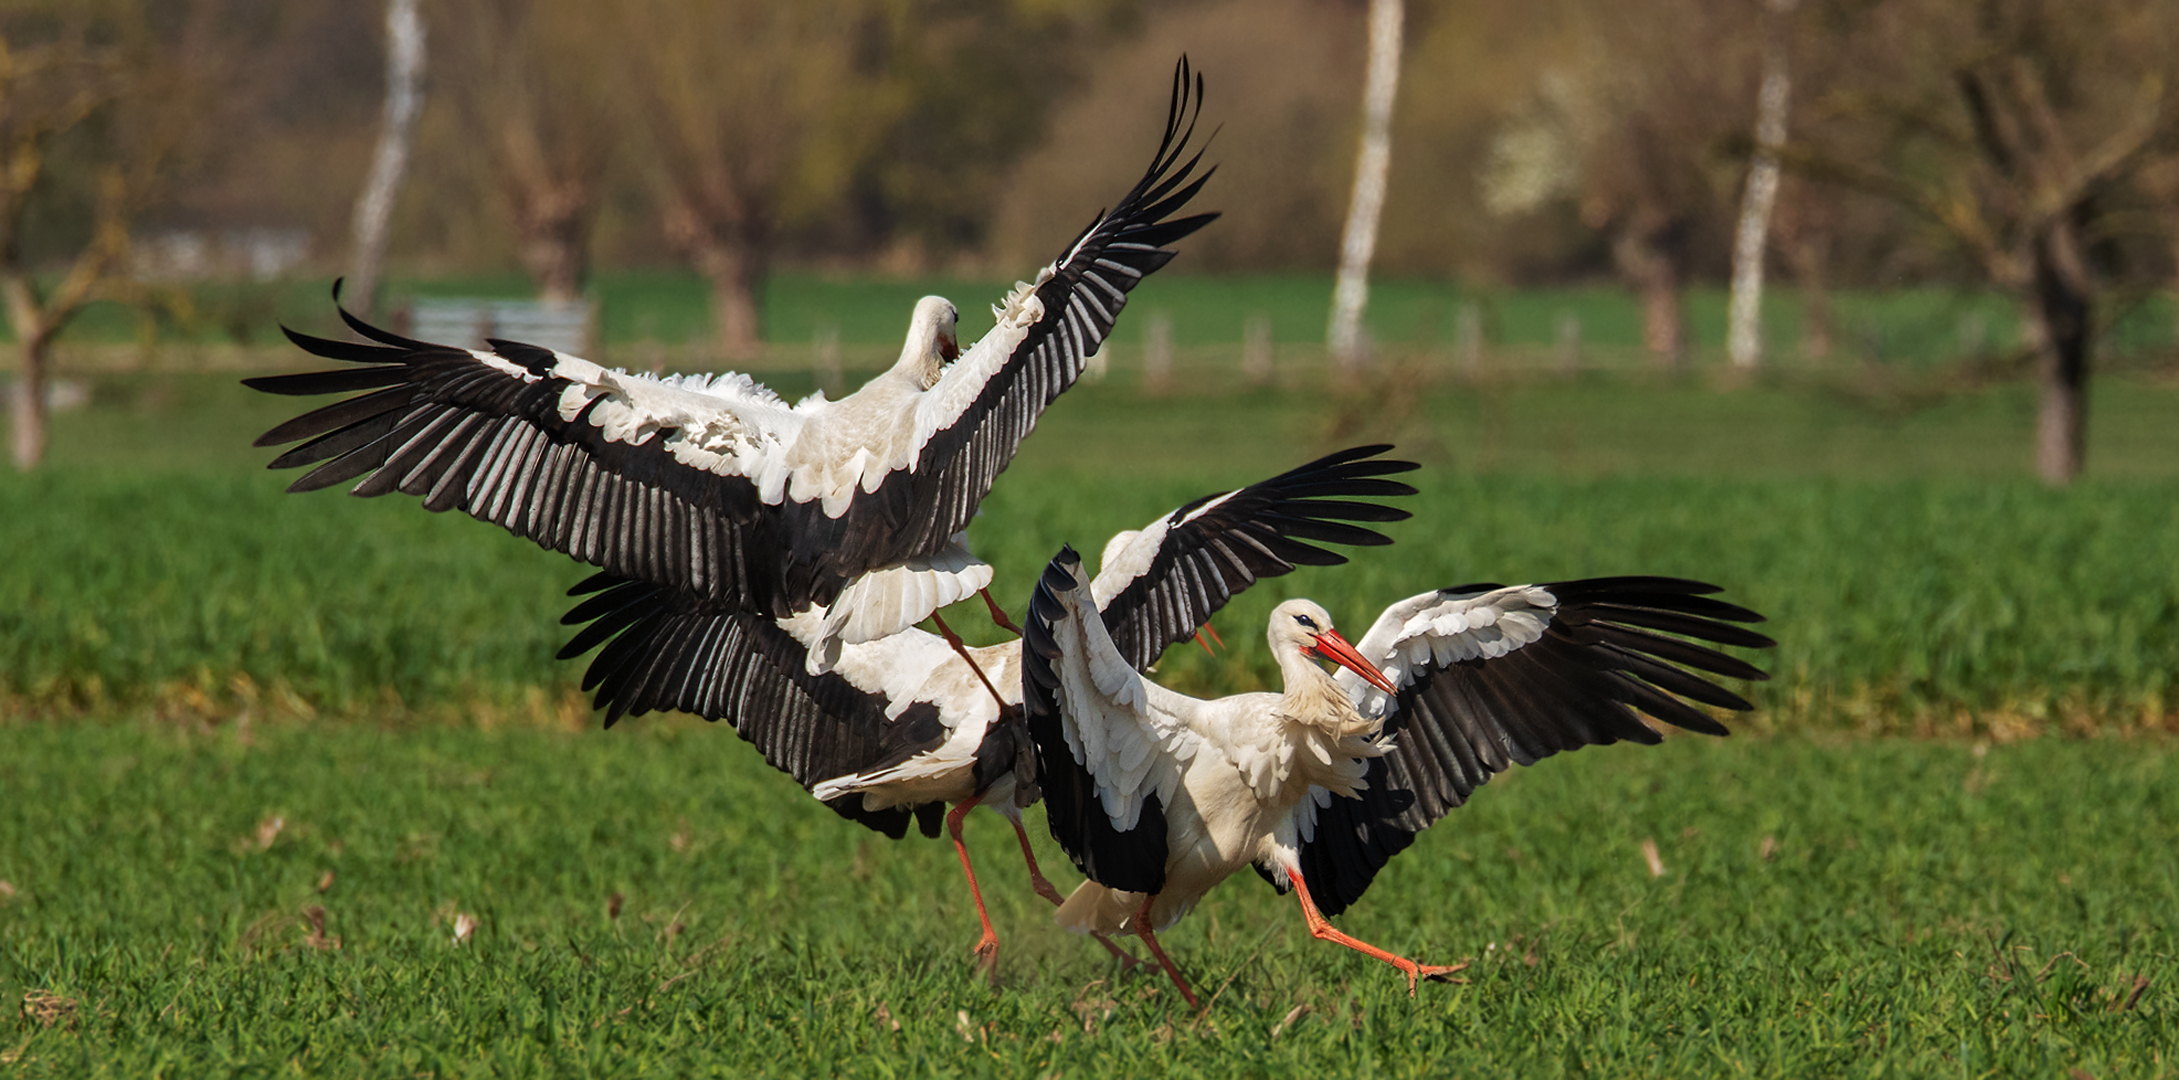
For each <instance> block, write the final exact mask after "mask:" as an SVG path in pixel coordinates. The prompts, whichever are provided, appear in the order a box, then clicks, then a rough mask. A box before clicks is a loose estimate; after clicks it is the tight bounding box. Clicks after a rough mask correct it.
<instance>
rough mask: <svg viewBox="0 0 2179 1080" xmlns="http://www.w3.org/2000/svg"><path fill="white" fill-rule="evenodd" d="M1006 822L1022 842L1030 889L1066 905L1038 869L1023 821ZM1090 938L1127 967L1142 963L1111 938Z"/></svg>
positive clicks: (1010, 818) (1092, 933) (1095, 934)
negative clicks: (1027, 866)
mask: <svg viewBox="0 0 2179 1080" xmlns="http://www.w3.org/2000/svg"><path fill="white" fill-rule="evenodd" d="M1006 820H1007V821H1008V822H1010V823H1012V824H1013V826H1014V839H1016V840H1019V841H1021V858H1022V861H1023V862H1026V863H1028V864H1029V887H1030V888H1032V889H1035V890H1036V891H1037V895H1038V896H1041V897H1043V898H1045V899H1046V900H1049V901H1051V902H1052V906H1053V907H1058V906H1059V905H1061V904H1064V903H1066V902H1067V901H1066V898H1065V897H1063V896H1061V895H1059V890H1058V889H1055V888H1053V887H1052V883H1051V882H1050V881H1047V880H1045V877H1044V871H1043V870H1042V869H1040V868H1038V866H1037V853H1036V852H1035V851H1034V850H1032V849H1031V848H1030V847H1029V830H1027V829H1024V828H1022V827H1021V819H1020V818H1018V817H1014V816H1013V815H1011V814H1009V815H1007V819H1006ZM1090 936H1091V937H1093V938H1096V939H1097V944H1099V945H1102V946H1104V947H1105V951H1106V952H1108V953H1111V954H1112V955H1113V956H1114V957H1116V958H1118V959H1119V961H1120V962H1121V963H1122V964H1125V965H1126V966H1127V967H1129V968H1133V967H1136V966H1138V965H1140V964H1141V963H1142V961H1140V960H1137V959H1136V958H1134V957H1133V956H1130V955H1128V952H1127V950H1126V949H1123V948H1121V947H1119V946H1118V945H1115V944H1113V943H1112V939H1111V938H1108V937H1106V936H1105V935H1103V934H1100V933H1098V932H1097V931H1095V930H1092V931H1090Z"/></svg>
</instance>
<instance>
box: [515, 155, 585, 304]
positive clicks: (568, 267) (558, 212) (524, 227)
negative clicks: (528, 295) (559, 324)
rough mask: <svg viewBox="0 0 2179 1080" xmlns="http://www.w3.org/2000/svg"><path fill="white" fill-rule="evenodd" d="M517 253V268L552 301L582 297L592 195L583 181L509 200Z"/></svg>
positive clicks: (543, 297)
mask: <svg viewBox="0 0 2179 1080" xmlns="http://www.w3.org/2000/svg"><path fill="white" fill-rule="evenodd" d="M513 204H514V216H515V241H516V252H517V254H518V255H519V257H520V258H521V260H522V269H524V270H526V271H528V272H529V275H530V280H532V281H534V282H536V283H537V295H538V298H539V299H541V300H545V301H548V302H551V303H560V304H564V303H573V302H574V301H576V300H579V299H581V298H582V295H583V284H584V282H586V281H588V280H589V278H590V224H591V221H592V220H593V218H594V217H595V212H596V207H597V197H596V193H595V191H594V190H593V189H591V188H589V187H588V186H577V185H574V184H569V185H560V186H555V187H553V188H551V189H549V190H547V191H544V192H539V193H536V194H535V195H533V196H530V197H528V198H523V197H519V196H518V197H517V198H515V199H514V200H513Z"/></svg>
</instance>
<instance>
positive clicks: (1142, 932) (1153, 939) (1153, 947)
mask: <svg viewBox="0 0 2179 1080" xmlns="http://www.w3.org/2000/svg"><path fill="white" fill-rule="evenodd" d="M1157 899H1158V897H1157V894H1156V893H1152V894H1150V895H1149V896H1145V897H1143V898H1142V907H1141V909H1139V910H1137V911H1136V912H1135V919H1134V923H1135V936H1136V937H1139V938H1141V939H1142V943H1143V944H1144V945H1147V946H1149V947H1150V955H1152V956H1155V957H1157V959H1158V966H1159V967H1162V968H1164V969H1165V974H1166V975H1167V976H1168V977H1170V978H1171V979H1172V980H1173V985H1174V986H1177V987H1179V988H1180V996H1181V997H1184V998H1187V999H1188V1007H1189V1008H1191V1009H1199V1008H1202V1007H1203V1006H1202V1004H1201V1003H1200V1002H1198V1001H1196V999H1195V991H1193V990H1190V989H1188V980H1186V979H1183V978H1181V977H1180V969H1179V968H1177V967H1174V966H1173V961H1172V958H1171V957H1168V956H1166V955H1165V950H1164V949H1161V948H1159V947H1158V936H1157V935H1156V934H1155V933H1152V932H1151V930H1150V905H1151V904H1154V903H1156V902H1157Z"/></svg>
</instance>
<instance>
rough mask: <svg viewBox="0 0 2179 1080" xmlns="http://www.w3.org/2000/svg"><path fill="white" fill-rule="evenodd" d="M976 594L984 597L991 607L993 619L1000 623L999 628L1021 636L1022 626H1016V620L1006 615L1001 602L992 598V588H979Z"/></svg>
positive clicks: (985, 602) (988, 606) (985, 604)
mask: <svg viewBox="0 0 2179 1080" xmlns="http://www.w3.org/2000/svg"><path fill="white" fill-rule="evenodd" d="M976 595H978V596H981V597H983V598H984V606H985V607H987V608H990V609H991V621H992V622H994V623H996V624H998V627H999V629H1001V630H1004V631H1006V632H1007V633H1010V634H1012V635H1014V636H1015V637H1020V636H1021V627H1019V626H1015V625H1014V620H1012V619H1009V618H1007V617H1006V609H1005V608H1002V607H1000V606H999V602H998V601H997V600H993V599H992V598H991V590H990V589H978V590H976Z"/></svg>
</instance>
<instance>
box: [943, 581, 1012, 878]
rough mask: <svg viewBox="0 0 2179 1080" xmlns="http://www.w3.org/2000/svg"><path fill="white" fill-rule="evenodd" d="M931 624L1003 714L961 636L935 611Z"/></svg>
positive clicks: (995, 690) (1002, 701) (996, 693)
mask: <svg viewBox="0 0 2179 1080" xmlns="http://www.w3.org/2000/svg"><path fill="white" fill-rule="evenodd" d="M931 622H932V623H933V624H935V625H936V626H937V627H938V634H939V636H940V637H943V638H945V639H946V644H948V645H951V646H953V651H954V652H957V653H959V654H961V659H962V660H963V661H964V662H966V663H967V664H968V669H969V670H970V671H973V672H975V673H976V681H977V682H980V683H982V684H984V689H986V690H989V691H991V700H993V701H996V702H998V703H999V712H1000V713H1001V714H1004V713H1005V712H1006V710H1007V708H1008V706H1007V704H1006V699H1005V698H1003V697H1000V696H999V691H998V688H997V687H995V686H992V685H991V679H990V677H989V676H987V675H985V674H984V669H983V668H981V667H978V666H976V658H975V657H973V656H970V655H969V654H968V646H967V645H964V644H962V643H961V635H959V634H956V633H954V632H953V627H950V626H947V625H946V620H944V619H941V618H939V617H938V613H937V612H935V611H934V612H931ZM974 804H975V800H973V799H971V800H969V801H968V802H966V803H962V804H961V805H963V806H972V805H974ZM964 858H965V856H964Z"/></svg>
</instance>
